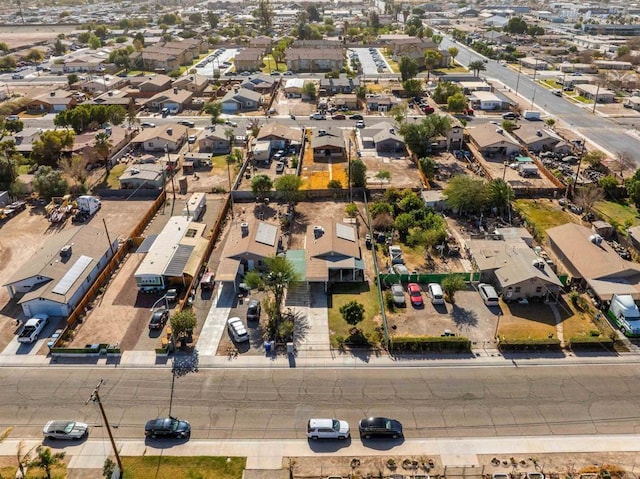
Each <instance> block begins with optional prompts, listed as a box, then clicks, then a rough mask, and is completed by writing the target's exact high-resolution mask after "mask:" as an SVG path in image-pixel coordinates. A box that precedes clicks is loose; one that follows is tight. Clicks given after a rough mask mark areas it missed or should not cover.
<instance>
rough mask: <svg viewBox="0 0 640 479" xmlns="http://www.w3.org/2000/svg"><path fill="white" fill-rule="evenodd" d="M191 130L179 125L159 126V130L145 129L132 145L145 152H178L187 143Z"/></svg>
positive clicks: (132, 141)
mask: <svg viewBox="0 0 640 479" xmlns="http://www.w3.org/2000/svg"><path fill="white" fill-rule="evenodd" d="M188 132H189V129H188V128H187V127H186V126H183V125H178V124H167V125H158V127H157V128H145V129H144V130H142V131H141V132H140V133H138V136H136V137H135V138H134V139H133V140H131V143H133V144H134V145H138V146H141V147H142V149H143V150H144V151H164V149H165V146H166V147H167V150H168V151H171V152H174V151H178V149H179V148H180V146H182V145H183V144H184V142H185V141H187V136H188Z"/></svg>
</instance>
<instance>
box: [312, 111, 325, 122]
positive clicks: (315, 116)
mask: <svg viewBox="0 0 640 479" xmlns="http://www.w3.org/2000/svg"><path fill="white" fill-rule="evenodd" d="M326 119H327V117H326V116H325V115H324V114H323V113H319V112H316V113H312V114H311V115H309V120H326Z"/></svg>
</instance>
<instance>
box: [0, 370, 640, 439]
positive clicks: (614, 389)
mask: <svg viewBox="0 0 640 479" xmlns="http://www.w3.org/2000/svg"><path fill="white" fill-rule="evenodd" d="M604 363H606V361H604ZM477 364H478V366H477V367H473V366H470V365H469V363H465V366H466V367H458V366H455V365H453V366H449V365H447V366H444V365H443V366H439V365H438V362H435V361H429V362H426V361H425V362H424V366H425V367H419V368H415V367H412V368H403V367H402V366H403V365H402V363H401V362H399V363H398V364H397V367H396V368H374V367H361V368H358V369H350V368H321V369H313V368H306V369H276V368H268V367H267V368H264V369H222V368H215V369H203V368H201V370H200V371H199V372H198V373H193V374H190V375H188V376H186V377H179V378H176V381H175V396H174V402H173V414H174V415H177V416H178V417H180V418H185V419H188V420H189V421H191V423H192V426H193V434H192V437H193V439H303V438H304V436H305V427H306V422H307V420H308V419H309V418H310V417H314V416H315V417H338V418H344V419H346V420H348V421H349V423H350V424H351V425H352V427H356V425H357V421H358V420H359V419H361V418H362V417H365V416H370V415H387V416H389V417H395V418H397V419H399V420H400V421H401V422H402V423H403V425H404V428H405V435H406V437H407V439H416V438H423V439H426V438H432V437H438V438H463V437H497V436H501V437H506V436H529V435H531V436H539V435H567V434H569V435H594V434H597V435H600V434H634V433H637V431H638V428H639V427H640V414H638V411H639V410H640V377H638V375H637V368H638V365H637V364H629V363H628V362H627V363H624V362H621V361H617V362H616V363H612V364H589V365H584V366H581V365H575V364H572V363H570V364H569V363H567V362H566V361H565V362H561V363H558V362H556V363H551V364H550V365H542V364H540V365H537V366H534V365H532V366H524V365H519V366H517V365H514V364H513V363H511V362H508V361H503V362H502V363H501V364H500V365H492V366H489V365H488V363H483V362H482V361H480V362H478V363H477ZM483 364H484V367H483ZM100 378H104V379H105V381H106V384H105V385H104V386H103V387H102V389H101V396H102V399H103V402H104V406H105V409H106V412H107V415H108V417H109V420H110V422H111V423H112V425H113V426H114V428H115V430H116V435H117V437H118V438H119V439H140V438H141V436H142V429H143V425H144V422H145V421H146V420H147V419H149V418H151V417H155V416H162V415H166V414H167V413H168V405H169V394H170V386H171V373H170V370H169V368H155V367H150V368H141V369H128V368H126V367H111V368H107V367H105V368H101V369H100V370H95V369H92V368H90V367H75V366H66V367H57V368H28V367H22V368H20V367H18V368H3V369H1V370H0V382H1V383H2V384H3V388H1V390H0V427H1V428H2V429H4V428H6V427H9V426H13V427H14V429H13V432H12V437H33V438H37V437H39V436H40V434H41V432H40V431H41V428H42V425H43V424H44V423H45V422H46V421H47V420H49V419H52V418H74V419H79V420H84V421H86V422H88V423H89V424H90V425H92V426H96V425H99V424H100V420H99V414H98V410H97V407H96V406H95V405H94V404H89V405H85V401H86V400H87V398H88V397H89V395H90V394H91V391H92V390H93V388H94V387H95V385H96V384H97V383H98V380H99V379H100ZM100 431H102V430H101V429H100V428H92V432H91V435H92V437H93V436H94V435H98V434H100V435H101V434H102V432H100Z"/></svg>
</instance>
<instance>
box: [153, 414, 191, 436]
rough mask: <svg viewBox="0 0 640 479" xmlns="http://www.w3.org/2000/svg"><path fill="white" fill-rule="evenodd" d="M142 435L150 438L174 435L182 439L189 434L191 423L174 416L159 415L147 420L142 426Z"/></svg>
mask: <svg viewBox="0 0 640 479" xmlns="http://www.w3.org/2000/svg"><path fill="white" fill-rule="evenodd" d="M144 435H145V436H147V437H151V438H156V437H158V436H159V437H175V438H177V439H182V438H185V437H189V436H190V435H191V424H189V422H188V421H181V420H179V419H177V418H175V417H172V416H169V417H159V418H157V419H151V420H150V421H147V424H145V426H144Z"/></svg>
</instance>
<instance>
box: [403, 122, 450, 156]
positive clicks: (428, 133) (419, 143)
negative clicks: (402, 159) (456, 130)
mask: <svg viewBox="0 0 640 479" xmlns="http://www.w3.org/2000/svg"><path fill="white" fill-rule="evenodd" d="M451 124H452V120H451V118H450V117H449V116H447V115H429V116H427V117H425V118H423V119H422V121H420V122H418V123H405V124H403V125H402V126H401V127H400V134H401V135H402V137H403V138H404V141H405V143H406V144H407V146H408V147H409V149H410V150H411V151H412V152H413V153H414V154H416V155H417V156H418V157H423V156H427V154H428V153H429V151H430V146H431V143H432V141H433V139H434V138H436V137H437V136H440V135H446V134H447V133H448V132H449V130H450V129H451Z"/></svg>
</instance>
